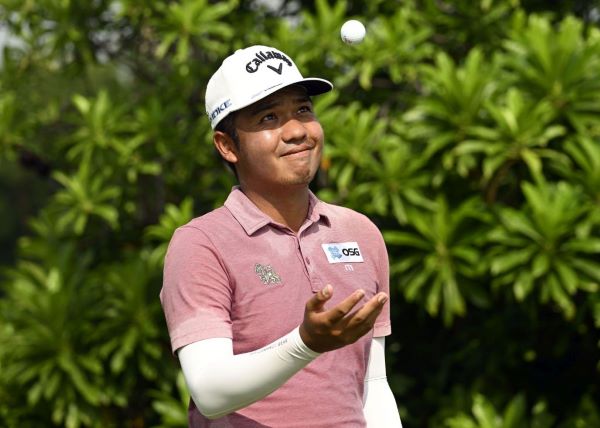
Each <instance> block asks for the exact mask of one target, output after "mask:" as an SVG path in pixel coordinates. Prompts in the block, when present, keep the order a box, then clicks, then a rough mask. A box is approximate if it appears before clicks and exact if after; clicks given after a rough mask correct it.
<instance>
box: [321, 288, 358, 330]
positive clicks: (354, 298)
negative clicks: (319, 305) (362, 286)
mask: <svg viewBox="0 0 600 428" xmlns="http://www.w3.org/2000/svg"><path fill="white" fill-rule="evenodd" d="M364 295H365V292H364V291H363V290H356V291H355V292H354V293H352V294H351V295H349V296H348V297H346V298H345V299H344V300H342V301H341V302H340V303H338V304H337V305H336V306H335V307H333V308H331V309H329V310H328V311H327V312H326V313H325V317H326V318H327V319H328V321H329V322H331V323H336V322H338V321H340V320H341V319H342V318H344V317H345V316H346V315H347V314H348V313H349V312H350V311H351V310H352V308H353V307H354V306H356V304H357V303H358V302H360V300H361V299H362V298H363V297H364Z"/></svg>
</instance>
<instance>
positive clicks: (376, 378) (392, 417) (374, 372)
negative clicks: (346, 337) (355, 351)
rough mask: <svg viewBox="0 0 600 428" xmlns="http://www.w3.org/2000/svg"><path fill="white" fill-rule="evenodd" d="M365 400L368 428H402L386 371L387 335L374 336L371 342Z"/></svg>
mask: <svg viewBox="0 0 600 428" xmlns="http://www.w3.org/2000/svg"><path fill="white" fill-rule="evenodd" d="M363 401H364V404H363V412H364V415H365V419H366V421H367V427H368V428H402V422H400V414H399V413H398V406H397V405H396V400H395V399H394V394H393V393H392V390H391V389H390V385H389V384H388V382H387V377H386V372H385V337H374V338H373V340H372V342H371V353H370V354H369V365H368V366H367V374H366V376H365V392H364V396H363Z"/></svg>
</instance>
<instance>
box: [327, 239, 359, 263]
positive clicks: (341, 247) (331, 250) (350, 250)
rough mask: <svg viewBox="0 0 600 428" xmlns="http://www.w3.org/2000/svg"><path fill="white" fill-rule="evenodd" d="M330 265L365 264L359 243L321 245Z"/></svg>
mask: <svg viewBox="0 0 600 428" xmlns="http://www.w3.org/2000/svg"><path fill="white" fill-rule="evenodd" d="M321 247H322V248H323V251H324V252H325V255H326V256H327V260H328V261H329V263H362V262H364V260H363V257H362V255H361V254H360V249H359V248H358V243H357V242H341V243H331V244H321Z"/></svg>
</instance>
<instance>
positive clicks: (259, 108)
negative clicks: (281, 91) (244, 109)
mask: <svg viewBox="0 0 600 428" xmlns="http://www.w3.org/2000/svg"><path fill="white" fill-rule="evenodd" d="M294 102H296V103H298V104H301V103H305V102H312V99H311V98H310V96H308V95H298V96H296V97H294ZM281 104H282V102H281V100H278V99H273V100H269V101H264V102H260V101H259V102H258V103H257V104H256V105H254V106H252V107H251V108H250V110H249V111H250V114H251V115H252V116H256V115H258V114H260V113H263V112H265V111H267V110H271V109H273V108H275V107H278V106H280V105H281Z"/></svg>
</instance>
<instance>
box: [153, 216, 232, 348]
mask: <svg viewBox="0 0 600 428" xmlns="http://www.w3.org/2000/svg"><path fill="white" fill-rule="evenodd" d="M232 294H233V289H232V285H231V281H229V275H228V273H227V270H226V268H225V265H224V263H223V261H222V259H221V257H220V255H219V253H218V251H217V249H216V248H215V247H214V245H213V244H212V242H211V240H210V238H209V237H208V236H207V235H206V234H205V233H204V232H203V231H202V230H200V229H198V228H196V227H193V226H189V225H186V226H182V227H180V228H179V229H177V230H176V231H175V233H174V234H173V237H172V238H171V242H170V243H169V248H168V250H167V255H166V256H165V264H164V272H163V287H162V290H161V292H160V300H161V304H162V307H163V311H164V314H165V319H166V322H167V328H168V330H169V336H170V338H171V348H172V351H173V352H175V351H176V350H177V349H179V348H181V347H182V346H185V345H187V344H189V343H192V342H196V341H199V340H203V339H210V338H215V337H225V338H231V337H232V331H231V302H232Z"/></svg>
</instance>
